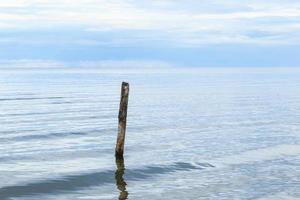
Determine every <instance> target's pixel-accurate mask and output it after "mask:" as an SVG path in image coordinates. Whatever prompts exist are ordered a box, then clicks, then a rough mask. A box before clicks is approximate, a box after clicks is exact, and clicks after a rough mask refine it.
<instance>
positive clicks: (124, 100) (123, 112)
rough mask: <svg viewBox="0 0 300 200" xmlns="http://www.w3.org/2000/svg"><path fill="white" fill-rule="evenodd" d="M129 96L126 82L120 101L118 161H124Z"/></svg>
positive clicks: (116, 152)
mask: <svg viewBox="0 0 300 200" xmlns="http://www.w3.org/2000/svg"><path fill="white" fill-rule="evenodd" d="M128 95H129V84H128V83H126V82H122V87H121V100H120V108H119V126H118V137H117V143H116V151H115V156H116V159H123V154H124V143H125V132H126V119H127V107H128Z"/></svg>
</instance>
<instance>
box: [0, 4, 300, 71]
mask: <svg viewBox="0 0 300 200" xmlns="http://www.w3.org/2000/svg"><path fill="white" fill-rule="evenodd" d="M0 45H1V49H0V66H1V65H3V63H4V64H6V65H7V63H8V64H10V65H14V64H17V65H20V66H22V65H24V66H25V65H31V64H30V63H34V64H35V65H41V66H42V65H45V66H47V65H50V66H51V65H53V66H54V65H55V66H61V65H66V63H67V64H68V65H70V66H72V65H74V66H75V65H76V66H87V65H91V66H102V67H103V66H104V67H105V66H108V67H109V66H113V65H122V66H127V65H133V66H159V67H163V66H179V67H189V66H191V67H300V56H299V54H300V1H299V0H268V1H262V0H151V1H150V0H148V1H145V0H1V1H0Z"/></svg>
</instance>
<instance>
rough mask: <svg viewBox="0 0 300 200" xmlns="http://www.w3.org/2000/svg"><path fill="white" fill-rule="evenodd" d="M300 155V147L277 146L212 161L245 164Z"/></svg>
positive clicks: (223, 163) (224, 163)
mask: <svg viewBox="0 0 300 200" xmlns="http://www.w3.org/2000/svg"><path fill="white" fill-rule="evenodd" d="M299 154H300V145H279V146H273V147H268V148H263V149H255V150H251V151H246V152H243V153H240V154H237V155H232V156H227V157H223V158H220V159H216V160H213V163H217V164H218V165H219V166H220V165H234V164H247V163H252V162H263V161H267V160H273V159H276V158H280V157H285V156H295V155H299Z"/></svg>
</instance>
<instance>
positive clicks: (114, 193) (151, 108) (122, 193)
mask: <svg viewBox="0 0 300 200" xmlns="http://www.w3.org/2000/svg"><path fill="white" fill-rule="evenodd" d="M122 81H128V82H129V83H130V98H129V108H128V109H129V110H128V124H127V126H128V127H127V135H126V145H125V146H126V147H125V162H124V163H115V159H114V146H115V141H116V135H117V116H118V106H119V99H120V85H121V82H122ZM299 91H300V69H287V68H286V69H284V68H268V69H259V68H253V69H247V68H244V69H241V68H226V69H218V68H214V69H209V68H202V69H189V68H187V69H163V70H157V69H156V70H155V69H146V70H134V69H129V70H125V69H123V70H117V69H113V70H104V69H99V70H95V69H86V70H79V69H73V70H71V69H55V70H49V69H43V70H37V69H23V70H22V69H18V70H13V69H12V70H4V69H3V70H0V124H1V129H0V180H1V182H0V199H1V200H8V199H9V200H40V199H43V200H54V199H55V200H57V199H59V200H66V199H72V200H73V199H74V200H76V199H78V200H79V199H80V200H82V199H83V200H93V199H97V200H99V199H105V200H106V199H108V200H109V199H126V198H128V199H145V200H149V199H151V200H153V199H180V200H184V199H189V200H190V199H192V200H194V199H217V200H222V199H230V200H232V199H259V200H264V199H275V200H276V199H278V200H279V199H280V200H281V199H293V200H294V199H300V189H299V188H300V134H299V133H300V112H299V111H300V92H299ZM120 165H121V167H120ZM122 165H124V166H122ZM117 166H119V168H118V169H117ZM124 168H125V169H124Z"/></svg>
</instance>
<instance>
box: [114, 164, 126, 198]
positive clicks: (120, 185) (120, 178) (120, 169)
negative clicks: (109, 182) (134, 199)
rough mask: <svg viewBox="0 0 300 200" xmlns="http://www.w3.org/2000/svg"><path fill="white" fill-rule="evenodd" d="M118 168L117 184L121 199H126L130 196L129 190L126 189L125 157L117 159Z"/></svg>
mask: <svg viewBox="0 0 300 200" xmlns="http://www.w3.org/2000/svg"><path fill="white" fill-rule="evenodd" d="M116 166H117V170H116V172H115V179H116V185H117V188H118V190H120V195H119V200H125V199H127V198H128V192H127V191H126V185H127V184H126V182H125V180H124V178H123V175H124V173H125V165H124V159H116Z"/></svg>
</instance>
